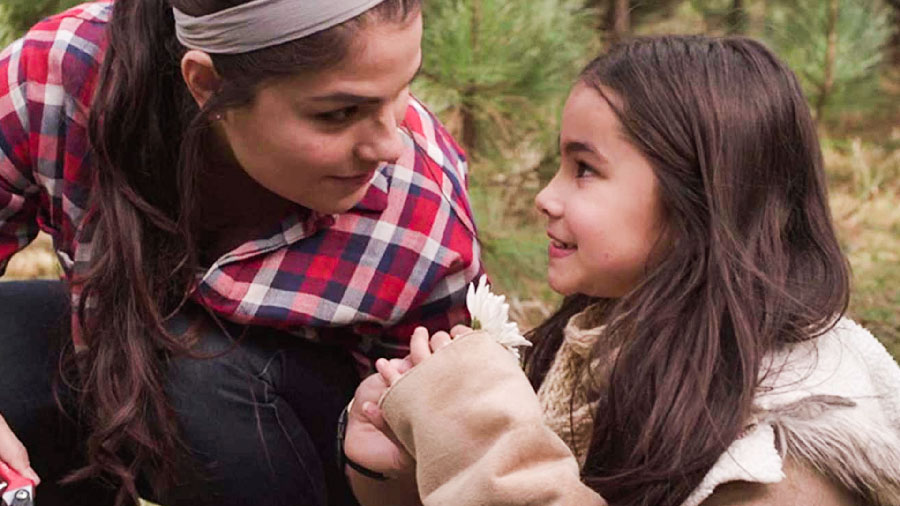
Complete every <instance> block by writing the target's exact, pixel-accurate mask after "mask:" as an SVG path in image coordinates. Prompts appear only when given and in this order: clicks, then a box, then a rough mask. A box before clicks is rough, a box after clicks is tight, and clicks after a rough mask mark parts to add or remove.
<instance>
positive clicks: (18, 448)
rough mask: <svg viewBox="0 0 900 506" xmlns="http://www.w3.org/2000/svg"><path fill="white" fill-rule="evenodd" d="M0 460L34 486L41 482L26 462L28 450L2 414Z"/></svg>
mask: <svg viewBox="0 0 900 506" xmlns="http://www.w3.org/2000/svg"><path fill="white" fill-rule="evenodd" d="M0 461H3V462H4V463H6V465H8V466H9V467H11V468H12V469H13V470H14V471H16V472H18V473H19V474H21V475H22V476H24V477H26V478H28V479H29V480H31V481H32V482H34V484H35V486H36V485H37V484H39V483H40V482H41V479H40V478H38V475H37V473H36V472H34V469H32V468H31V464H30V463H29V462H28V452H27V451H26V450H25V446H24V445H22V442H21V441H19V438H17V437H16V435H15V434H13V431H12V429H10V428H9V425H7V424H6V420H4V419H3V417H2V416H0Z"/></svg>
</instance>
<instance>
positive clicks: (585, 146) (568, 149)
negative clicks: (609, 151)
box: [562, 141, 608, 162]
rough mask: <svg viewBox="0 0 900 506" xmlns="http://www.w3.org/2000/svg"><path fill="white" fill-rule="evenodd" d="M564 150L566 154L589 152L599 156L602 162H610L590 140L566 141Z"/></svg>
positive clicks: (563, 146)
mask: <svg viewBox="0 0 900 506" xmlns="http://www.w3.org/2000/svg"><path fill="white" fill-rule="evenodd" d="M562 152H563V154H566V155H574V154H578V153H588V154H591V155H593V156H596V157H597V158H599V159H600V160H601V161H602V162H608V160H607V158H606V157H605V156H603V155H602V154H600V152H599V151H597V149H596V148H595V147H594V146H593V145H592V144H590V143H589V142H583V141H566V142H565V144H563V145H562Z"/></svg>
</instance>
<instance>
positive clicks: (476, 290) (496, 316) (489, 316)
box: [466, 275, 531, 358]
mask: <svg viewBox="0 0 900 506" xmlns="http://www.w3.org/2000/svg"><path fill="white" fill-rule="evenodd" d="M466 307H467V308H468V310H469V314H470V315H471V316H472V328H473V329H474V330H485V331H487V332H488V333H490V334H491V335H492V336H493V337H494V339H496V340H497V342H498V343H500V344H502V345H503V346H504V347H505V348H506V349H507V350H509V352H510V353H512V354H513V355H515V357H516V358H520V357H519V350H518V348H520V347H523V346H531V341H529V340H527V339H525V338H524V337H522V334H521V333H519V326H518V325H516V322H511V321H509V304H507V303H506V297H504V296H503V295H497V294H494V293H492V292H491V289H490V287H489V286H488V284H487V276H485V275H482V276H481V278H480V279H479V280H478V286H477V287H476V286H475V283H474V282H473V283H472V284H470V285H469V291H468V292H467V293H466Z"/></svg>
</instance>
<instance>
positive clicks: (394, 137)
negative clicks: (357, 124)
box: [356, 109, 404, 163]
mask: <svg viewBox="0 0 900 506" xmlns="http://www.w3.org/2000/svg"><path fill="white" fill-rule="evenodd" d="M397 124H398V123H397V119H396V117H395V115H394V113H393V112H392V111H391V110H390V109H388V110H386V111H385V112H384V113H383V114H382V115H381V116H380V117H379V118H378V119H377V120H376V121H374V122H373V124H372V127H371V129H370V133H369V137H368V139H366V140H365V141H363V142H362V143H360V144H359V145H358V146H357V150H356V151H357V152H356V155H357V156H358V157H359V158H360V159H361V160H363V161H366V162H388V163H393V162H396V161H397V159H398V158H400V155H402V154H403V149H404V145H403V138H402V137H401V135H400V130H399V129H398V128H397Z"/></svg>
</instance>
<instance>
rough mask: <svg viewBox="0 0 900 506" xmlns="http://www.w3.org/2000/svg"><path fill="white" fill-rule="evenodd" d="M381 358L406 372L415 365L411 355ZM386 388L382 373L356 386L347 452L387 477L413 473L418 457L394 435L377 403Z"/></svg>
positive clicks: (348, 455)
mask: <svg viewBox="0 0 900 506" xmlns="http://www.w3.org/2000/svg"><path fill="white" fill-rule="evenodd" d="M382 361H383V362H385V363H388V364H391V366H392V367H393V368H394V370H396V371H403V372H406V371H408V370H409V369H410V367H412V363H411V362H409V360H408V359H403V360H400V359H393V360H390V361H388V360H386V359H379V361H378V362H382ZM398 374H402V372H398ZM387 388H388V384H387V383H386V382H385V381H384V379H383V378H382V376H381V375H380V374H373V375H371V376H369V377H368V378H366V379H364V380H363V381H362V383H360V384H359V387H357V388H356V395H355V396H354V397H353V406H352V407H351V409H350V412H349V413H348V414H347V432H346V435H345V436H344V453H345V454H346V455H347V458H349V459H350V460H352V461H353V462H355V463H357V464H359V465H361V466H363V467H365V468H367V469H370V470H372V471H375V472H379V473H381V474H383V475H385V476H388V477H398V476H402V475H407V474H413V473H415V461H414V460H413V458H412V457H411V456H410V455H409V453H407V452H406V450H405V449H404V448H403V447H402V446H401V445H400V443H398V442H397V440H396V438H394V435H393V432H391V429H390V427H388V425H387V423H385V421H384V419H383V418H382V417H381V410H379V409H378V407H377V405H378V400H379V399H380V398H381V395H382V394H383V393H384V392H385V390H387Z"/></svg>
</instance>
